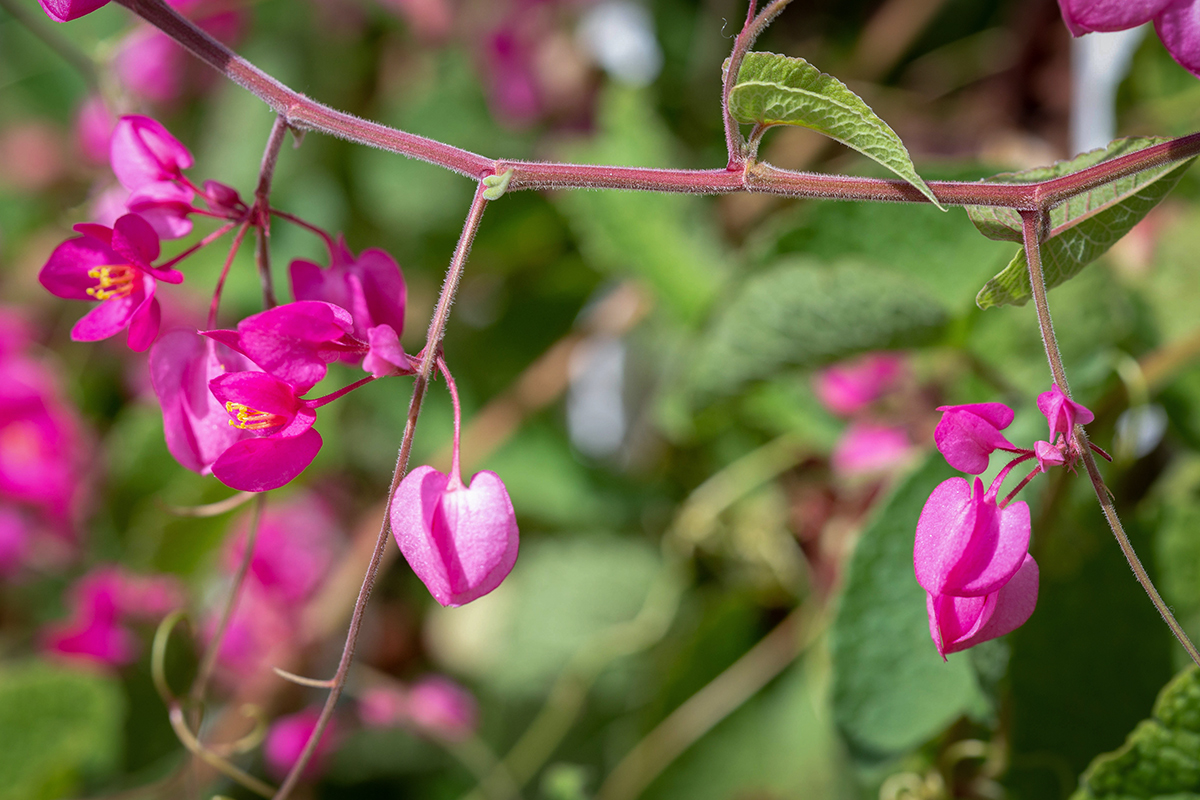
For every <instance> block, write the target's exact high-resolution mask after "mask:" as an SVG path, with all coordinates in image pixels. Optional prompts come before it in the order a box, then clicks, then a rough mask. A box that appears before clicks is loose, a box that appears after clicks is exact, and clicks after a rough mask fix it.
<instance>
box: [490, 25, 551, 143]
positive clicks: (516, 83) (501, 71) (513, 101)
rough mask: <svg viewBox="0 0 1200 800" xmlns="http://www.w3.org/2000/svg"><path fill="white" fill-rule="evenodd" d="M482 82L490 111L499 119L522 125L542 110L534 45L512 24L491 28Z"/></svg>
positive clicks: (534, 117)
mask: <svg viewBox="0 0 1200 800" xmlns="http://www.w3.org/2000/svg"><path fill="white" fill-rule="evenodd" d="M486 58H487V69H486V72H485V81H486V83H487V87H488V101H489V105H491V107H492V112H493V113H494V114H495V115H496V116H497V117H499V118H500V119H502V120H504V121H506V122H509V123H512V124H516V125H525V124H528V123H530V122H532V121H533V120H535V119H536V118H537V117H538V115H539V114H541V112H542V102H541V97H540V93H539V91H538V86H537V79H536V77H535V71H534V63H533V61H534V54H533V48H532V47H531V46H530V45H529V43H527V42H525V41H524V40H523V38H522V37H521V36H520V35H519V34H518V32H517V31H516V29H514V28H512V27H502V28H500V29H498V30H496V31H494V32H493V33H492V34H491V35H490V36H489V37H488V41H487V50H486Z"/></svg>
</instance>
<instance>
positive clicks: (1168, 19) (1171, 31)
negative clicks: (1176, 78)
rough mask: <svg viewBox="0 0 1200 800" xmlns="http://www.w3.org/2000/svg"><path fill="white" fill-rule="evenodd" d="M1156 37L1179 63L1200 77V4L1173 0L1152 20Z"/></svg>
mask: <svg viewBox="0 0 1200 800" xmlns="http://www.w3.org/2000/svg"><path fill="white" fill-rule="evenodd" d="M1154 29H1155V30H1156V31H1158V38H1160V39H1162V43H1163V45H1164V46H1165V47H1166V48H1167V52H1168V53H1170V54H1171V57H1172V58H1174V59H1175V60H1176V61H1178V62H1179V65H1180V66H1182V67H1183V68H1184V69H1186V70H1187V71H1188V72H1190V73H1192V74H1193V75H1195V76H1196V77H1200V5H1197V4H1196V3H1195V2H1190V0H1189V2H1174V3H1172V4H1170V5H1169V7H1168V8H1166V9H1164V10H1163V12H1162V13H1161V14H1160V15H1159V16H1158V18H1157V19H1156V20H1155V21H1154Z"/></svg>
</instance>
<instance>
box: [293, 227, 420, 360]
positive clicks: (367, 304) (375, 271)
mask: <svg viewBox="0 0 1200 800" xmlns="http://www.w3.org/2000/svg"><path fill="white" fill-rule="evenodd" d="M290 271H291V276H292V293H293V294H294V295H295V296H296V299H297V300H324V301H325V302H327V303H333V304H334V305H335V306H340V307H342V308H344V309H346V310H347V311H349V312H350V315H351V317H352V318H353V322H354V327H353V330H352V331H350V332H351V333H353V335H354V336H355V338H357V339H361V340H364V341H365V340H366V338H367V331H368V330H369V329H371V328H374V327H375V326H376V325H388V326H390V327H391V328H392V330H393V331H395V332H396V333H397V334H399V333H400V331H402V330H404V304H405V298H406V289H405V286H404V275H403V273H401V271H400V265H399V264H397V263H396V260H395V259H394V258H392V257H391V256H390V255H388V254H387V253H385V252H384V251H383V250H376V249H370V250H364V251H363V252H362V253H361V254H360V255H358V256H357V257H355V255H354V254H353V253H351V252H350V250H349V249H347V248H346V243H345V242H344V241H343V240H341V239H340V238H339V240H338V242H337V245H336V246H334V247H332V248H331V249H330V265H329V269H321V267H319V266H318V265H316V264H314V263H313V262H311V261H304V260H302V259H297V260H295V261H293V262H292V264H291V268H290Z"/></svg>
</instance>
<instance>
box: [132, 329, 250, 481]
mask: <svg viewBox="0 0 1200 800" xmlns="http://www.w3.org/2000/svg"><path fill="white" fill-rule="evenodd" d="M256 369H258V367H256V366H255V365H254V362H252V361H251V360H250V359H248V358H246V357H245V356H244V355H242V354H241V353H238V352H236V351H234V350H232V349H230V348H229V347H226V346H225V345H223V344H221V343H220V342H217V341H214V340H213V339H211V338H208V337H205V336H201V335H200V334H199V333H197V332H195V331H186V330H177V331H171V332H170V333H167V334H164V335H163V337H162V338H161V339H159V340H158V341H157V342H155V343H154V347H152V348H150V382H151V384H152V385H153V387H154V393H155V395H157V397H158V402H159V405H160V406H161V407H162V414H163V434H164V436H165V438H166V440H167V449H168V450H170V451H171V455H173V456H175V460H176V461H178V462H179V463H180V464H182V465H183V466H184V467H187V468H188V469H190V470H192V471H193V472H198V473H200V474H201V475H209V474H211V473H212V465H213V462H214V461H216V460H217V458H219V457H220V455H221V454H222V453H224V452H225V451H226V450H228V449H229V448H230V447H231V446H232V445H233V444H234V443H235V442H237V441H240V440H242V439H248V438H250V437H251V436H252V435H253V434H252V433H251V432H250V431H249V430H246V429H245V428H239V427H237V426H235V425H230V424H229V421H230V420H229V413H228V412H227V411H226V410H225V406H224V405H223V404H222V403H221V402H220V401H219V400H217V398H216V397H215V396H214V395H213V393H212V391H211V390H210V389H209V388H208V384H209V382H210V381H212V380H213V379H214V378H216V377H218V376H220V375H225V374H231V373H236V372H252V371H254V370H256Z"/></svg>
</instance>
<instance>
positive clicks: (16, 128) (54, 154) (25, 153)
mask: <svg viewBox="0 0 1200 800" xmlns="http://www.w3.org/2000/svg"><path fill="white" fill-rule="evenodd" d="M63 145H64V142H63V141H62V136H61V132H60V130H59V128H58V127H57V126H55V125H51V124H50V123H48V122H45V121H42V120H38V119H27V120H22V121H20V122H16V123H14V124H8V125H5V126H4V127H3V129H0V184H3V185H7V186H11V187H13V188H16V189H19V190H21V191H23V192H26V193H30V194H32V193H36V192H42V191H45V190H46V189H48V188H49V187H50V186H51V185H52V184H54V182H55V181H57V180H59V179H60V178H62V177H63V175H64V174H65V173H66V170H67V166H68V164H69V161H68V158H67V154H66V152H65V151H66V148H65V147H64V146H63Z"/></svg>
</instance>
